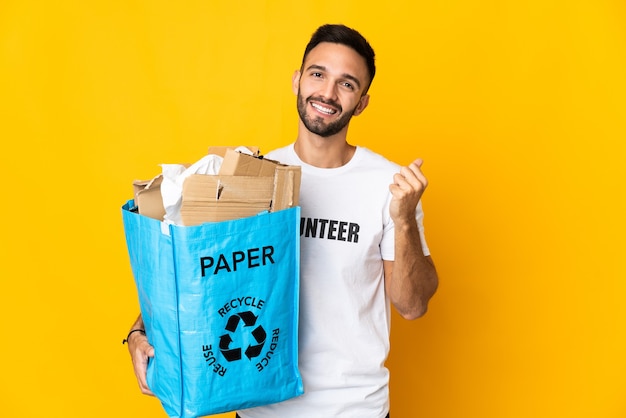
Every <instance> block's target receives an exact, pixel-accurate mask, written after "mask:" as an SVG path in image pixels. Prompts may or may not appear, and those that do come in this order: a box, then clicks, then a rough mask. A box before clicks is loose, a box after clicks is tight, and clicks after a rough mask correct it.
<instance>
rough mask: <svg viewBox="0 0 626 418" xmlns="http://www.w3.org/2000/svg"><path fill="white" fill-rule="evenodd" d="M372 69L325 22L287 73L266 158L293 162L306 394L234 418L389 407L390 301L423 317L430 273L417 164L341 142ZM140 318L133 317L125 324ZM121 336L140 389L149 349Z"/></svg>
mask: <svg viewBox="0 0 626 418" xmlns="http://www.w3.org/2000/svg"><path fill="white" fill-rule="evenodd" d="M375 72H376V67H375V64H374V51H373V49H372V48H371V46H370V45H369V43H368V42H367V41H366V40H365V39H364V38H363V37H362V36H361V35H360V34H359V33H358V32H357V31H355V30H353V29H351V28H348V27H346V26H343V25H324V26H322V27H320V28H319V29H318V30H317V31H316V32H315V33H314V34H313V36H312V38H311V40H310V42H309V44H308V45H307V47H306V49H305V53H304V57H303V60H302V65H301V68H300V70H298V71H296V72H295V74H294V76H293V91H294V93H295V94H296V95H297V108H298V114H299V116H300V121H299V128H298V137H297V139H296V141H295V142H294V143H293V144H291V145H289V146H287V147H284V148H281V149H278V150H275V151H273V152H271V153H269V154H267V157H268V158H271V159H274V160H278V161H280V162H282V163H284V164H290V165H300V166H302V185H301V192H300V206H301V216H302V219H301V257H302V258H301V294H300V309H301V312H300V332H299V336H300V340H299V368H300V372H301V374H302V378H303V382H304V390H305V393H304V394H303V395H302V396H299V397H296V398H293V399H290V400H287V401H284V402H280V403H277V404H273V405H267V406H263V407H257V408H252V409H247V410H242V411H239V412H238V416H240V417H241V418H270V417H271V418H291V417H298V418H307V417H311V418H331V417H358V418H368V417H371V418H383V417H386V416H388V414H389V389H388V382H389V372H388V370H387V369H386V368H385V367H384V362H385V360H386V358H387V355H388V352H389V322H390V304H393V306H394V307H395V309H396V310H397V311H398V312H399V314H400V315H402V316H403V317H404V318H406V319H415V318H418V317H420V316H422V315H423V314H424V313H425V312H426V310H427V307H428V302H429V300H430V298H431V297H432V296H433V294H434V293H435V291H436V289H437V284H438V278H437V273H436V271H435V267H434V264H433V261H432V259H431V257H430V255H429V252H428V248H427V246H426V242H425V240H424V236H423V227H422V217H423V213H422V210H421V204H420V198H421V196H422V194H423V192H424V190H425V188H426V186H427V180H426V178H425V176H424V175H423V173H422V172H421V165H422V162H421V160H415V161H414V162H413V163H411V164H410V165H409V166H408V167H399V166H397V165H396V164H394V163H391V162H389V161H387V160H386V159H385V158H383V157H382V156H379V155H377V154H375V153H373V152H371V151H369V150H367V149H365V148H362V147H357V146H354V145H350V144H349V143H348V142H347V133H348V126H349V123H350V119H351V118H352V117H353V116H358V115H360V114H361V113H363V111H364V110H365V109H366V108H367V105H368V103H369V95H368V94H367V92H368V89H369V87H370V85H371V83H372V80H373V78H374V75H375ZM390 183H391V184H390ZM338 225H341V226H342V227H339V226H338ZM342 228H343V229H342ZM142 325H143V322H142V320H141V317H139V318H138V320H137V322H136V323H135V324H134V325H133V328H132V330H134V329H138V328H142ZM128 339H129V350H130V352H131V356H132V359H133V365H134V369H135V374H136V375H137V379H138V381H139V385H140V387H141V389H142V391H143V392H144V393H147V394H150V393H151V392H150V390H149V388H148V387H147V385H146V379H145V374H146V364H147V361H148V357H151V356H153V355H154V350H153V349H152V347H151V346H150V345H149V344H148V342H147V339H146V337H145V335H143V334H142V333H140V332H134V333H132V334H130V335H129V337H128Z"/></svg>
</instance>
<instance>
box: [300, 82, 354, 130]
mask: <svg viewBox="0 0 626 418" xmlns="http://www.w3.org/2000/svg"><path fill="white" fill-rule="evenodd" d="M311 100H315V101H318V102H320V103H324V104H328V105H331V106H333V107H335V108H336V109H338V111H339V113H341V116H340V117H339V119H337V120H335V121H333V122H330V123H325V122H324V118H322V117H314V116H310V115H308V114H307V112H306V111H307V107H308V103H309V102H310V101H311ZM355 110H356V107H355V108H354V109H352V110H351V111H349V112H345V113H343V108H342V107H341V105H339V103H336V102H334V101H332V100H326V99H323V98H321V97H313V96H311V97H309V98H307V99H306V100H305V99H304V97H302V95H301V94H300V91H299V90H298V115H300V120H301V121H302V123H303V124H304V126H305V127H306V128H307V129H308V130H309V131H310V132H312V133H314V134H316V135H319V136H321V137H322V138H327V137H329V136H332V135H335V134H336V133H339V132H340V131H341V130H342V129H343V128H345V127H346V126H348V123H350V119H352V115H353V114H354V111H355Z"/></svg>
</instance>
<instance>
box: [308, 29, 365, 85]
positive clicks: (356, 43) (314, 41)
mask: <svg viewBox="0 0 626 418" xmlns="http://www.w3.org/2000/svg"><path fill="white" fill-rule="evenodd" d="M322 42H331V43H335V44H341V45H345V46H347V47H350V48H352V49H354V50H355V51H356V52H357V53H358V54H359V55H360V56H362V57H363V59H365V63H366V64H367V70H368V71H369V75H370V82H369V84H368V86H367V88H366V89H365V91H367V89H369V86H370V85H371V84H372V81H373V80H374V75H376V64H375V62H374V59H375V54H374V49H372V47H371V46H370V44H369V42H367V39H365V38H364V37H363V35H361V34H360V33H359V32H357V31H356V30H354V29H352V28H349V27H347V26H345V25H322V26H320V27H319V28H317V30H316V31H315V32H314V33H313V35H312V36H311V40H310V41H309V43H308V44H307V46H306V48H305V50H304V55H303V56H302V65H303V66H304V61H305V60H306V57H307V55H309V52H311V50H312V49H313V48H315V47H316V46H317V45H318V44H320V43H322Z"/></svg>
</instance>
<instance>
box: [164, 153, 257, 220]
mask: <svg viewBox="0 0 626 418" xmlns="http://www.w3.org/2000/svg"><path fill="white" fill-rule="evenodd" d="M235 151H237V152H241V153H243V154H248V155H252V153H251V152H250V150H249V149H248V148H246V147H238V148H236V149H235ZM223 161H224V158H222V157H220V156H219V155H214V154H209V155H206V156H204V157H202V158H201V159H200V160H198V161H196V162H195V163H193V164H192V165H190V166H189V167H185V166H184V165H182V164H161V170H162V172H163V183H161V197H162V199H163V207H164V208H165V216H164V217H163V221H164V223H165V224H174V225H182V220H181V216H180V207H181V204H182V200H183V182H184V181H185V179H186V178H187V177H189V176H190V175H192V174H207V175H217V174H218V173H219V171H220V167H221V166H222V162H223Z"/></svg>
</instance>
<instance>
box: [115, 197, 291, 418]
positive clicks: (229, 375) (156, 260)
mask: <svg viewBox="0 0 626 418" xmlns="http://www.w3.org/2000/svg"><path fill="white" fill-rule="evenodd" d="M133 205H134V202H133V201H132V200H129V201H128V202H127V203H126V204H125V205H124V206H123V207H122V217H123V222H124V231H125V235H126V243H127V246H128V254H129V257H130V263H131V267H132V271H133V275H134V279H135V284H136V287H137V293H138V297H139V305H140V309H141V314H142V317H143V321H144V325H145V330H146V335H147V337H148V341H149V342H150V344H152V345H153V346H154V350H155V356H154V358H153V359H151V360H150V362H149V364H148V374H147V381H148V386H149V387H150V389H151V390H152V392H153V393H154V394H155V395H156V397H157V398H158V399H159V400H160V401H161V404H162V405H163V408H164V410H165V412H166V413H167V414H168V415H169V416H170V417H181V418H187V417H199V416H204V415H212V414H217V413H222V412H229V411H233V410H237V409H245V408H251V407H254V406H259V405H266V404H270V403H275V402H280V401H283V400H286V399H289V398H293V397H295V396H298V395H301V394H302V393H303V385H302V379H301V377H300V373H299V371H298V352H297V342H298V309H299V271H300V261H299V260H300V239H299V231H298V228H299V222H300V208H299V207H293V208H290V209H285V210H281V211H277V212H273V213H264V214H260V215H258V216H253V217H249V218H243V219H237V220H233V221H224V222H214V223H205V224H201V225H198V226H174V225H166V224H165V223H163V222H161V221H159V220H156V219H152V218H148V217H146V216H143V215H140V214H138V213H136V212H134V211H133V210H132V207H133Z"/></svg>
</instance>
